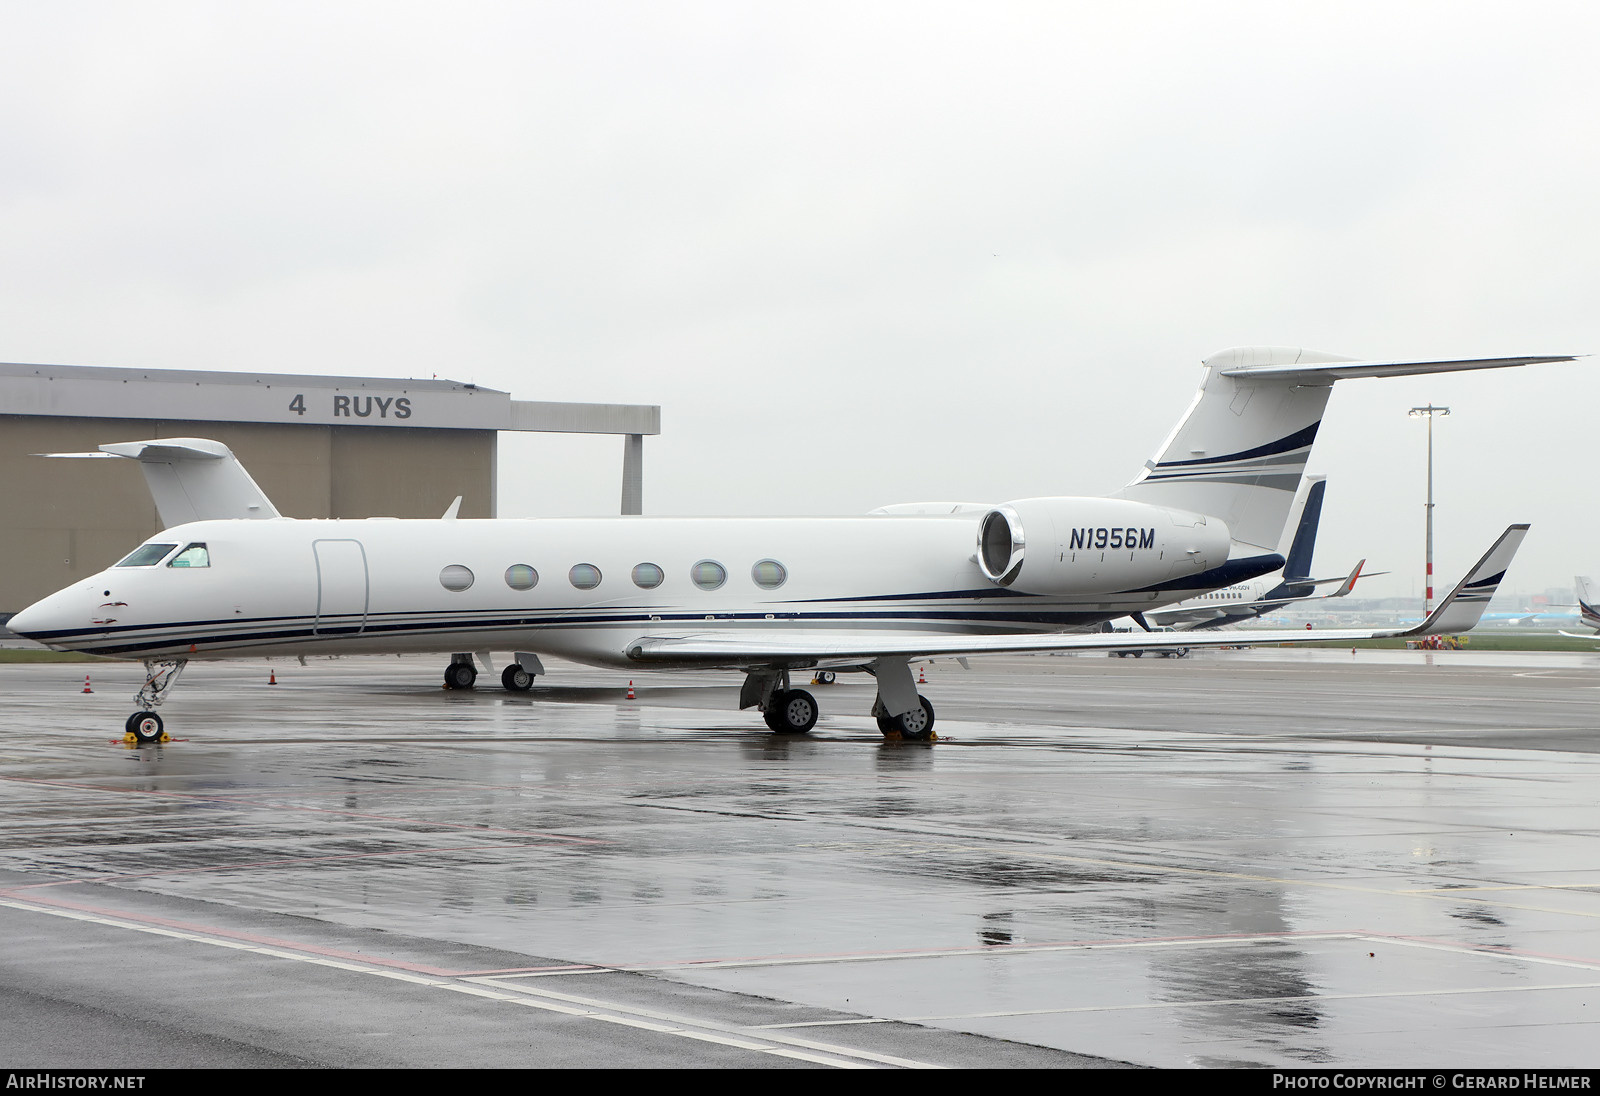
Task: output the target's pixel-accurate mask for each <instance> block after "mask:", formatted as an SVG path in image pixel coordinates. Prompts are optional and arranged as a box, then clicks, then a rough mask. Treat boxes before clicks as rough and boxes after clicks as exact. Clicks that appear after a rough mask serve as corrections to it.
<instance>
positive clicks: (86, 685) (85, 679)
mask: <svg viewBox="0 0 1600 1096" xmlns="http://www.w3.org/2000/svg"><path fill="white" fill-rule="evenodd" d="M83 691H84V692H86V693H92V692H94V690H93V689H91V688H89V675H88V674H84V675H83Z"/></svg>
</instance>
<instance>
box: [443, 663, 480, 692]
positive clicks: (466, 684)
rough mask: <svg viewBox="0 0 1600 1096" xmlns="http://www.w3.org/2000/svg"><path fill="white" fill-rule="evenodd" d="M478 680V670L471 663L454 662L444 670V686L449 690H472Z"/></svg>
mask: <svg viewBox="0 0 1600 1096" xmlns="http://www.w3.org/2000/svg"><path fill="white" fill-rule="evenodd" d="M477 680H478V668H477V667H476V666H474V665H473V664H472V663H470V662H452V663H450V665H448V666H446V667H445V668H444V684H445V688H447V689H470V688H472V683H473V682H474V681H477Z"/></svg>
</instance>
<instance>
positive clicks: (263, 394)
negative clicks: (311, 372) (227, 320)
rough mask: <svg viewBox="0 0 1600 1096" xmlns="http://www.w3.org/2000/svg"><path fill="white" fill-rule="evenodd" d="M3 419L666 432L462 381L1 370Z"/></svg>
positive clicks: (628, 410) (627, 406) (637, 416)
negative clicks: (35, 417)
mask: <svg viewBox="0 0 1600 1096" xmlns="http://www.w3.org/2000/svg"><path fill="white" fill-rule="evenodd" d="M0 415H57V416H71V417H75V418H104V419H174V420H183V421H193V422H273V423H306V424H312V425H331V426H388V427H395V428H400V429H404V428H406V427H427V428H434V429H441V428H442V429H449V430H532V431H549V432H556V433H571V434H659V433H660V432H661V408H660V407H658V406H655V405H652V404H633V403H554V402H543V401H535V400H514V399H512V398H511V395H510V393H508V392H501V391H499V390H498V389H494V388H480V387H479V386H477V385H475V384H467V383H465V382H463V381H453V380H441V379H428V380H415V379H411V378H395V377H317V376H307V375H303V374H295V373H222V372H214V371H202V370H186V369H117V368H102V367H99V366H85V365H20V364H7V363H0Z"/></svg>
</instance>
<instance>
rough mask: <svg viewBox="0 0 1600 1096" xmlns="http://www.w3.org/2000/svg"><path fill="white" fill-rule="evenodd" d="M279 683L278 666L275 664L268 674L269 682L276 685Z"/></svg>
mask: <svg viewBox="0 0 1600 1096" xmlns="http://www.w3.org/2000/svg"><path fill="white" fill-rule="evenodd" d="M277 683H278V669H277V667H276V666H274V667H273V668H272V670H271V671H270V672H269V673H268V675H267V684H268V685H276V684H277Z"/></svg>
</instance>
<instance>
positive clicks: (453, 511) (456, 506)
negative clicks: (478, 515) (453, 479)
mask: <svg viewBox="0 0 1600 1096" xmlns="http://www.w3.org/2000/svg"><path fill="white" fill-rule="evenodd" d="M460 513H461V496H460V495H457V496H456V501H454V502H452V503H451V504H450V509H448V510H446V511H445V512H444V516H443V517H441V518H440V519H439V520H440V521H455V520H456V515H458V514H460Z"/></svg>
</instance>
